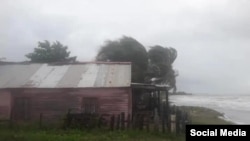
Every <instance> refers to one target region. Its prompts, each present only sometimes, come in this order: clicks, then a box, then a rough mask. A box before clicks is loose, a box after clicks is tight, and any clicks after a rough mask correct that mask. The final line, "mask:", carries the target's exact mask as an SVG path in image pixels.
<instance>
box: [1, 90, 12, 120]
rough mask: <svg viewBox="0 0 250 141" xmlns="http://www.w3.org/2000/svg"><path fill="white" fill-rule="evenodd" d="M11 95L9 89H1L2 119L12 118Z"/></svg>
mask: <svg viewBox="0 0 250 141" xmlns="http://www.w3.org/2000/svg"><path fill="white" fill-rule="evenodd" d="M10 103H11V97H10V93H9V92H8V91H7V90H0V120H5V119H9V118H10V107H11V105H10Z"/></svg>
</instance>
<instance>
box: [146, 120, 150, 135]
mask: <svg viewBox="0 0 250 141" xmlns="http://www.w3.org/2000/svg"><path fill="white" fill-rule="evenodd" d="M149 118H150V117H146V119H147V120H146V129H147V131H148V132H149V122H150V121H149Z"/></svg>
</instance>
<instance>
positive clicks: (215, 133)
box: [186, 125, 250, 141]
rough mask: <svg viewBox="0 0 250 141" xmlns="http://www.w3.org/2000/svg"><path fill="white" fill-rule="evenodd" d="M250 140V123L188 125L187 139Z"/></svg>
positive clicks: (197, 140) (214, 140)
mask: <svg viewBox="0 0 250 141" xmlns="http://www.w3.org/2000/svg"><path fill="white" fill-rule="evenodd" d="M203 139H210V140H211V139H212V140H213V141H217V140H218V141H219V140H220V141H221V140H227V139H233V140H239V141H250V125H186V141H201V140H203Z"/></svg>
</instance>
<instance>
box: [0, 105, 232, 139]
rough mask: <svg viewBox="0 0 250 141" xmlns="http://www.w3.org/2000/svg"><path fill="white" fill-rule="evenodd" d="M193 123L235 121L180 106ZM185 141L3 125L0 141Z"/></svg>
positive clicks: (169, 136) (143, 133) (137, 134)
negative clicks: (11, 127)
mask: <svg viewBox="0 0 250 141" xmlns="http://www.w3.org/2000/svg"><path fill="white" fill-rule="evenodd" d="M180 108H181V109H183V110H185V111H187V112H188V113H189V115H190V118H191V121H192V122H191V124H233V123H232V122H229V121H226V120H223V119H221V118H219V117H220V116H223V114H221V113H219V112H217V111H215V110H211V109H208V108H203V107H190V106H181V107H180ZM152 140H153V141H184V140H185V136H184V134H183V135H175V134H166V133H165V134H163V133H159V132H146V131H137V130H136V131H113V132H111V131H107V130H92V131H83V130H72V129H71V130H62V129H50V128H46V129H39V128H37V126H35V127H34V128H32V126H31V127H29V126H28V127H25V126H21V127H20V126H19V127H15V128H13V129H10V128H7V127H6V128H4V127H3V126H1V125H0V141H152Z"/></svg>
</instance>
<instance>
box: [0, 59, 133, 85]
mask: <svg viewBox="0 0 250 141" xmlns="http://www.w3.org/2000/svg"><path fill="white" fill-rule="evenodd" d="M130 84H131V64H130V63H78V64H64V65H49V64H4V65H0V88H86V87H129V86H130Z"/></svg>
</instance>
